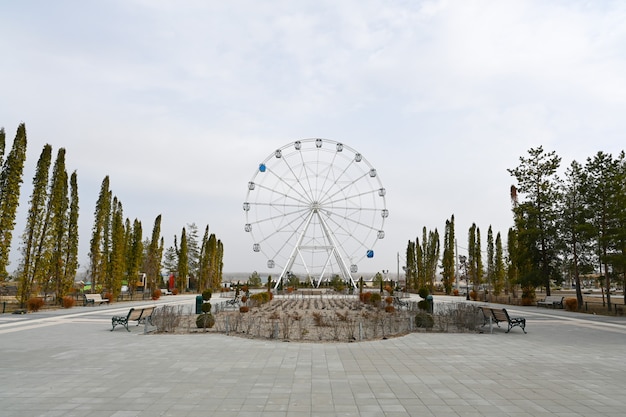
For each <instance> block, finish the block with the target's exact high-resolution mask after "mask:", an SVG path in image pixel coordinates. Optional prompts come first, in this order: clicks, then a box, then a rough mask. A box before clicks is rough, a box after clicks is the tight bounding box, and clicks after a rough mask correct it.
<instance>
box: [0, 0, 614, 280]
mask: <svg viewBox="0 0 626 417" xmlns="http://www.w3.org/2000/svg"><path fill="white" fill-rule="evenodd" d="M0 51H2V55H3V59H2V64H1V65H0V126H4V128H5V130H6V132H7V142H8V143H7V151H8V149H9V148H10V146H11V143H12V141H13V138H14V136H15V131H16V129H17V126H18V124H19V123H20V122H25V123H26V128H27V133H28V156H27V161H26V167H25V173H24V185H23V187H22V196H21V197H22V198H21V200H22V204H21V206H20V208H19V212H18V224H17V227H16V231H15V233H14V240H13V247H12V256H11V259H12V264H11V266H10V267H11V268H14V267H16V266H17V263H18V259H19V256H18V248H19V245H20V238H19V237H20V235H21V233H22V232H23V230H24V221H23V219H24V217H25V215H26V211H27V209H28V204H27V202H28V198H29V197H30V193H31V191H32V177H33V174H34V168H35V165H36V163H37V159H38V157H39V154H40V152H41V150H42V147H43V146H44V144H45V143H50V144H51V145H52V146H53V148H54V153H55V154H56V150H57V149H58V148H59V147H64V148H66V150H67V157H66V165H67V168H68V170H69V171H70V172H71V171H73V170H77V172H78V181H79V194H80V207H81V213H80V261H81V269H85V268H86V267H87V265H88V258H87V254H88V244H89V240H90V233H91V227H92V224H93V212H94V209H95V202H96V199H97V194H98V192H99V189H100V184H101V182H102V180H103V178H104V177H105V176H106V175H108V176H109V177H110V184H111V190H112V192H113V194H114V195H116V196H117V197H118V198H119V199H120V200H121V202H122V204H123V207H124V215H125V217H129V218H130V219H131V220H132V219H134V218H138V219H139V220H141V221H142V223H143V230H144V236H146V237H149V236H150V234H151V231H152V226H153V222H154V219H155V217H156V216H157V215H159V214H162V216H163V223H162V235H163V237H164V238H165V244H166V246H171V245H172V244H173V236H174V235H175V234H178V235H180V231H181V228H182V227H183V226H185V225H186V224H187V223H192V222H195V223H196V224H197V225H198V227H199V228H200V230H201V231H203V230H204V227H205V226H206V225H207V224H208V225H209V227H210V231H211V232H213V233H215V234H216V235H217V237H218V238H219V239H221V240H222V241H223V243H224V247H225V256H224V269H225V271H230V272H234V271H241V272H248V271H253V270H258V271H264V270H266V267H265V264H266V260H265V259H263V258H262V257H261V256H257V255H256V254H254V253H253V251H252V243H253V242H252V240H251V237H250V234H247V233H245V232H244V224H245V216H244V212H243V210H242V203H243V201H244V200H245V199H246V192H247V182H248V181H249V180H250V179H251V177H252V176H253V175H254V174H255V172H256V170H257V167H258V164H259V162H261V161H262V160H264V159H265V158H266V157H267V156H268V155H270V154H271V153H272V152H273V151H274V150H275V149H277V148H280V147H282V146H284V145H286V144H288V143H290V142H293V141H296V140H298V139H303V138H312V137H320V138H327V139H331V140H334V141H338V142H343V143H345V144H346V145H348V146H350V147H352V148H354V149H356V150H358V151H359V152H360V153H362V154H363V156H365V157H366V158H367V160H368V161H369V162H370V163H371V164H372V165H373V166H374V167H375V168H376V169H377V172H378V174H379V178H380V180H381V181H382V183H383V184H384V186H385V188H386V190H387V196H386V203H387V209H388V210H389V213H390V215H389V218H388V219H387V222H386V223H385V232H386V234H385V238H384V239H383V240H382V241H379V242H378V243H377V244H376V256H375V258H374V259H373V260H371V261H368V262H369V263H367V264H364V265H363V266H362V267H361V268H360V270H361V271H365V270H367V271H379V270H382V269H389V270H391V271H392V272H395V271H396V268H397V253H400V257H401V265H403V264H404V253H405V250H406V245H407V242H408V240H409V239H410V240H414V239H415V238H416V237H417V236H421V229H422V227H423V226H426V227H427V228H428V229H434V228H438V230H439V232H440V234H441V235H442V239H443V229H444V225H445V221H446V219H447V218H449V217H450V216H451V215H452V214H454V215H455V217H456V228H457V238H458V242H459V243H458V244H459V247H460V252H461V254H462V253H463V251H464V249H462V248H465V247H467V241H466V240H467V237H466V236H467V229H468V228H469V227H470V226H471V224H472V223H473V222H475V223H476V224H477V226H478V227H480V229H481V233H482V236H483V243H482V244H483V248H484V246H485V241H484V240H485V239H486V235H487V229H488V227H489V225H492V227H493V229H494V233H496V232H501V233H502V235H503V237H506V233H507V230H508V228H509V227H510V226H511V224H512V217H511V211H510V201H509V188H510V185H511V184H512V183H513V179H512V178H511V176H510V175H509V174H508V172H507V171H506V169H507V168H513V167H515V166H517V165H518V162H519V157H520V156H523V155H526V154H527V150H528V149H529V148H531V147H538V146H543V147H544V149H546V150H548V151H551V150H554V151H556V153H557V154H558V155H560V156H561V157H563V165H564V166H565V165H569V163H570V162H571V161H572V160H574V159H575V160H578V161H581V162H583V161H584V160H585V159H586V158H587V157H589V156H592V155H593V154H595V153H596V152H597V151H605V152H608V153H613V154H617V153H618V152H619V151H620V150H622V149H624V143H625V142H624V133H625V132H626V75H625V74H626V61H625V56H626V4H625V3H624V2H621V1H573V0H568V1H546V0H541V1H465V0H463V1H461V0H459V1H373V0H358V1H356V0H354V1H350V0H346V1H320V0H317V1H165V0H164V1H154V0H134V1H133V0H123V1H122V0H119V1H79V0H76V1H62V0H58V1H45V0H41V1H29V0H24V1H19V2H18V1H1V2H0ZM442 243H443V242H442ZM274 273H276V272H274Z"/></svg>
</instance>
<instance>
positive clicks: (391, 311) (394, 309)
mask: <svg viewBox="0 0 626 417" xmlns="http://www.w3.org/2000/svg"><path fill="white" fill-rule="evenodd" d="M385 311H386V312H387V313H393V312H394V311H396V308H395V307H394V306H392V305H391V304H389V305H387V306H385Z"/></svg>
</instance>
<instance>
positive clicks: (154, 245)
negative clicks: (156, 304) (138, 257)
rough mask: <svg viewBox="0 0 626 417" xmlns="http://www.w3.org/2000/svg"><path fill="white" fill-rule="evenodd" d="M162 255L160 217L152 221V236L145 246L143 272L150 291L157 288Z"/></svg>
mask: <svg viewBox="0 0 626 417" xmlns="http://www.w3.org/2000/svg"><path fill="white" fill-rule="evenodd" d="M162 254H163V238H161V215H160V214H159V215H158V216H157V217H156V219H155V220H154V226H153V228H152V236H151V238H150V241H149V242H148V245H147V250H146V257H145V263H144V265H145V266H144V270H145V271H146V275H147V277H148V286H149V289H150V291H154V290H155V289H157V288H159V286H158V285H157V280H158V279H159V278H160V276H161V275H160V274H161V257H162Z"/></svg>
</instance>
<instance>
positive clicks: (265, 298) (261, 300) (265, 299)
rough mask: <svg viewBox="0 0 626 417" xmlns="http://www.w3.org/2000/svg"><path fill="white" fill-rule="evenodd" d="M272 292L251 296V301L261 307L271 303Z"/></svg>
mask: <svg viewBox="0 0 626 417" xmlns="http://www.w3.org/2000/svg"><path fill="white" fill-rule="evenodd" d="M270 294H271V293H270V292H259V293H256V294H252V295H251V296H250V300H251V301H253V302H254V303H255V305H261V304H265V303H269V302H270Z"/></svg>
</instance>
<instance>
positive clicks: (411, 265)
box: [405, 240, 417, 290]
mask: <svg viewBox="0 0 626 417" xmlns="http://www.w3.org/2000/svg"><path fill="white" fill-rule="evenodd" d="M415 256H416V252H415V242H413V241H411V240H409V243H408V244H407V246H406V271H405V273H406V287H407V290H411V289H416V287H417V259H416V257H415Z"/></svg>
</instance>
